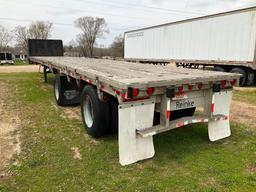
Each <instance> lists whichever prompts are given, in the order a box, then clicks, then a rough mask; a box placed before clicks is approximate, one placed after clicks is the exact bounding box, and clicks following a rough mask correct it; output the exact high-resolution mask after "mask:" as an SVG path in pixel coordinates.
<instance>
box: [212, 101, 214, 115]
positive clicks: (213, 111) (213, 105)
mask: <svg viewBox="0 0 256 192" xmlns="http://www.w3.org/2000/svg"><path fill="white" fill-rule="evenodd" d="M213 112H214V103H212V113H213Z"/></svg>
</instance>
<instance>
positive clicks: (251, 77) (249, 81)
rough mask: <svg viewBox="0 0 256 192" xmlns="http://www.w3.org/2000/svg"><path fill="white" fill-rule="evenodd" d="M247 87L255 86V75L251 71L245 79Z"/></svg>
mask: <svg viewBox="0 0 256 192" xmlns="http://www.w3.org/2000/svg"><path fill="white" fill-rule="evenodd" d="M246 84H247V86H252V85H254V84H255V73H254V72H253V71H249V72H248V77H247V83H246Z"/></svg>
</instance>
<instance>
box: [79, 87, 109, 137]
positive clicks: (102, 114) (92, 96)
mask: <svg viewBox="0 0 256 192" xmlns="http://www.w3.org/2000/svg"><path fill="white" fill-rule="evenodd" d="M81 113H82V119H83V124H84V127H85V129H86V131H87V133H88V134H89V135H91V136H92V137H94V138H98V137H101V136H103V135H105V134H106V132H107V130H108V128H109V107H108V104H107V103H104V102H102V101H100V100H99V98H98V94H97V91H96V89H95V88H94V87H93V86H91V85H86V86H85V87H84V89H83V92H82V96H81Z"/></svg>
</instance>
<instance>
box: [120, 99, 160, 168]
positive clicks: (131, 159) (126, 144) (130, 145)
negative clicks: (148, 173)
mask: <svg viewBox="0 0 256 192" xmlns="http://www.w3.org/2000/svg"><path fill="white" fill-rule="evenodd" d="M118 108H119V109H118V112H119V127H118V129H119V130H118V143H119V162H120V164H121V165H122V166H125V165H129V164H132V163H135V162H137V161H140V160H144V159H148V158H152V157H153V156H154V155H155V149H154V144H153V136H149V137H146V138H143V137H141V136H139V135H137V133H136V130H140V129H146V128H149V127H152V126H153V115H154V108H155V104H154V103H152V102H151V103H149V104H144V105H141V104H139V105H136V106H134V105H130V106H129V105H127V104H125V105H119V107H118Z"/></svg>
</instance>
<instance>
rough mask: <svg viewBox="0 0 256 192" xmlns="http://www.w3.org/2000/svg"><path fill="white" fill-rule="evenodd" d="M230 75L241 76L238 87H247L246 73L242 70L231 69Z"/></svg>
mask: <svg viewBox="0 0 256 192" xmlns="http://www.w3.org/2000/svg"><path fill="white" fill-rule="evenodd" d="M230 73H238V74H241V75H242V77H241V78H240V80H239V86H240V87H244V86H246V85H247V73H246V71H245V70H244V69H242V68H233V69H231V70H230Z"/></svg>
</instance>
